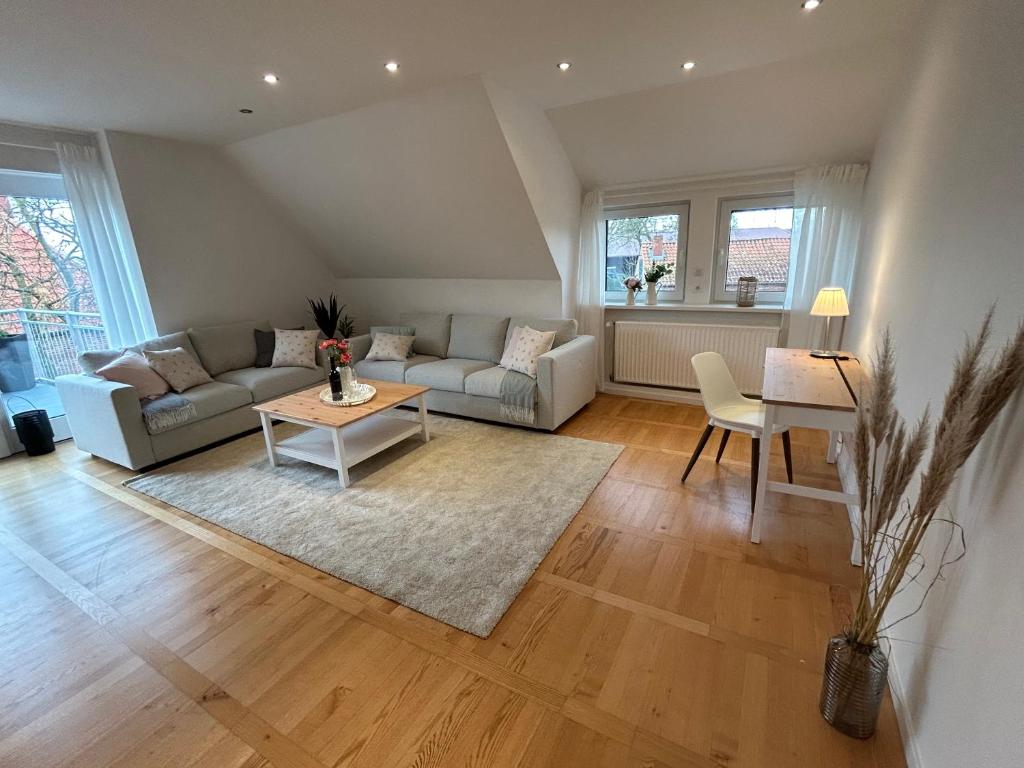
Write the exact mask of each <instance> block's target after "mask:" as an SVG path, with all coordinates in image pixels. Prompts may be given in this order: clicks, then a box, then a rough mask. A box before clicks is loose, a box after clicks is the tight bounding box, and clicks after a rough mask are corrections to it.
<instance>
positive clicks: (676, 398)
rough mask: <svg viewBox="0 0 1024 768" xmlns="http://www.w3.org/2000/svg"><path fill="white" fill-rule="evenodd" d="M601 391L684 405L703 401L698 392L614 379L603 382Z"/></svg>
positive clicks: (700, 403)
mask: <svg viewBox="0 0 1024 768" xmlns="http://www.w3.org/2000/svg"><path fill="white" fill-rule="evenodd" d="M601 391H602V392H604V393H605V394H608V395H623V396H625V397H637V398H641V399H644V400H664V401H667V402H670V403H685V404H686V405H703V402H704V401H703V400H701V399H700V392H689V391H687V390H685V389H664V388H662V387H644V386H641V385H639V384H619V383H617V382H614V381H606V382H604V384H603V385H602V386H601Z"/></svg>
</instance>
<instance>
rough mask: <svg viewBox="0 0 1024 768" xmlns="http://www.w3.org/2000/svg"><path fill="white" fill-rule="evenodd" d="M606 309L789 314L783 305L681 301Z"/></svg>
mask: <svg viewBox="0 0 1024 768" xmlns="http://www.w3.org/2000/svg"><path fill="white" fill-rule="evenodd" d="M604 308H605V309H629V310H634V309H639V310H643V311H645V312H651V311H653V312H658V311H661V312H743V313H746V314H773V315H784V314H786V313H787V312H789V310H788V309H786V308H785V307H783V306H782V305H781V304H758V305H756V306H753V307H737V306H736V305H735V304H685V303H683V302H681V301H660V302H658V303H657V304H655V305H653V306H652V305H650V304H644V303H643V302H642V301H638V302H637V303H636V304H627V303H626V302H624V301H605V303H604Z"/></svg>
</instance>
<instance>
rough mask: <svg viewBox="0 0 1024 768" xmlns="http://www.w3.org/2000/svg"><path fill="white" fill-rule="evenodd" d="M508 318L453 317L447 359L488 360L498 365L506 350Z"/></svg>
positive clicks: (487, 316)
mask: <svg viewBox="0 0 1024 768" xmlns="http://www.w3.org/2000/svg"><path fill="white" fill-rule="evenodd" d="M507 331H508V318H507V317H495V316H494V315H452V333H451V340H450V341H449V342H448V353H447V355H446V357H459V358H463V359H466V360H486V361H488V362H491V363H494V364H495V365H497V364H498V363H499V362H501V353H502V352H503V351H504V350H505V334H506V333H507Z"/></svg>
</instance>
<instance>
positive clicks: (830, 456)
mask: <svg viewBox="0 0 1024 768" xmlns="http://www.w3.org/2000/svg"><path fill="white" fill-rule="evenodd" d="M838 457H839V433H838V432H836V431H835V430H834V429H833V430H829V433H828V453H827V454H825V461H827V462H828V463H829V464H835V463H836V459H837V458H838Z"/></svg>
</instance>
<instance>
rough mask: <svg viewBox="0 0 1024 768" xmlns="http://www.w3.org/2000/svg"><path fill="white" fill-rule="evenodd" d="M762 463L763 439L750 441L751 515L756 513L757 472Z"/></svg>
mask: <svg viewBox="0 0 1024 768" xmlns="http://www.w3.org/2000/svg"><path fill="white" fill-rule="evenodd" d="M760 463H761V439H760V438H757V437H755V438H753V439H751V441H750V513H751V514H753V513H754V499H756V498H757V472H758V469H759V468H760Z"/></svg>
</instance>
